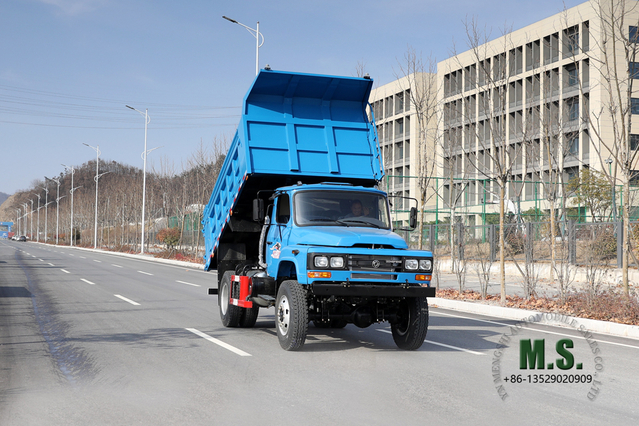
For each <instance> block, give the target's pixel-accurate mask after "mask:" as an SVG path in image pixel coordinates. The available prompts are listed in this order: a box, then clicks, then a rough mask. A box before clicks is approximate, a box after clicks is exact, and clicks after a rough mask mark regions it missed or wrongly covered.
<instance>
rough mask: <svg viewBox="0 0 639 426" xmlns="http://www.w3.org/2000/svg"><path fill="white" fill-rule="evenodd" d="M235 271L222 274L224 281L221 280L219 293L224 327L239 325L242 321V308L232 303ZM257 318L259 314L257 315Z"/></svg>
mask: <svg viewBox="0 0 639 426" xmlns="http://www.w3.org/2000/svg"><path fill="white" fill-rule="evenodd" d="M233 275H234V274H233V271H226V272H224V275H222V281H220V291H219V294H218V298H219V305H220V318H221V319H222V325H224V327H237V326H238V324H239V323H240V317H241V316H242V308H239V307H237V306H235V305H232V304H231V303H230V302H231V287H232V285H233V282H232V281H231V280H232V278H233ZM255 318H257V316H256V317H255Z"/></svg>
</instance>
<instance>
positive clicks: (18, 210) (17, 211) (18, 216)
mask: <svg viewBox="0 0 639 426" xmlns="http://www.w3.org/2000/svg"><path fill="white" fill-rule="evenodd" d="M16 224H17V225H18V236H20V208H17V209H16ZM14 235H15V231H14Z"/></svg>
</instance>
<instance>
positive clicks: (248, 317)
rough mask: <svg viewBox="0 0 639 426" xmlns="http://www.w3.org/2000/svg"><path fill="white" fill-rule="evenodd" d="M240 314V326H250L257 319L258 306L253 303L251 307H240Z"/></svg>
mask: <svg viewBox="0 0 639 426" xmlns="http://www.w3.org/2000/svg"><path fill="white" fill-rule="evenodd" d="M241 309H242V314H241V315H240V327H242V328H251V327H253V326H254V325H255V322H256V321H257V316H258V314H259V313H260V307H259V306H257V305H256V304H255V303H253V307H252V308H241Z"/></svg>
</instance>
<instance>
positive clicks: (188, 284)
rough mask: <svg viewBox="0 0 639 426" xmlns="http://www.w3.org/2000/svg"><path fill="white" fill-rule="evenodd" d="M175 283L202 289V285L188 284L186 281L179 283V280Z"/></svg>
mask: <svg viewBox="0 0 639 426" xmlns="http://www.w3.org/2000/svg"><path fill="white" fill-rule="evenodd" d="M175 282H176V283H180V284H186V285H192V286H193V287H200V285H199V284H191V283H187V282H186V281H179V280H176V281H175Z"/></svg>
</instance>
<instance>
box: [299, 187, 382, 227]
mask: <svg viewBox="0 0 639 426" xmlns="http://www.w3.org/2000/svg"><path fill="white" fill-rule="evenodd" d="M294 214H295V223H296V224H297V225H300V226H305V225H321V226H361V227H372V228H382V229H390V221H389V216H388V207H387V203H386V198H385V197H384V196H383V195H381V194H376V193H371V192H358V191H332V190H326V191H301V192H298V193H297V194H295V197H294Z"/></svg>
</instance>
